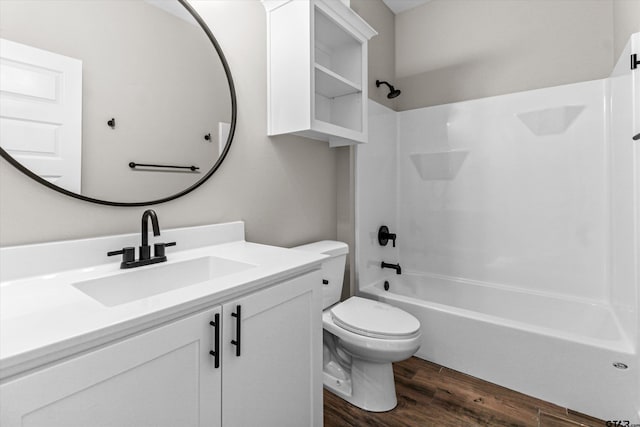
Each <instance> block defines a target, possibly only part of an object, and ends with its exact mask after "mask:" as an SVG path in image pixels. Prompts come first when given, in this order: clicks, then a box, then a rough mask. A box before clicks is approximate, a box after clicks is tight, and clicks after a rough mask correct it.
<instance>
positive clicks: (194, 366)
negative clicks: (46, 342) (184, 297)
mask: <svg viewBox="0 0 640 427" xmlns="http://www.w3.org/2000/svg"><path fill="white" fill-rule="evenodd" d="M320 281H321V278H320V275H319V273H318V272H317V271H315V272H311V273H307V274H304V275H302V276H299V277H297V278H293V279H290V280H287V281H284V282H282V283H279V284H276V285H273V286H271V287H267V288H263V289H261V290H257V291H255V292H253V293H249V294H247V295H245V296H241V297H237V298H234V299H232V300H230V301H229V302H227V303H224V304H222V305H217V306H214V307H212V308H210V309H207V310H205V311H201V312H199V313H197V314H193V315H190V316H187V317H184V318H181V319H179V320H174V321H171V322H169V323H166V324H164V325H162V326H159V327H157V328H154V329H152V330H149V331H146V332H143V333H140V334H138V335H134V336H131V337H128V338H125V339H123V340H120V341H117V342H115V343H112V344H107V345H105V346H103V347H102V348H99V349H97V350H93V351H89V352H86V353H84V354H80V355H77V356H75V357H72V358H70V359H68V360H65V361H63V362H58V363H55V364H52V365H49V366H46V367H43V368H40V369H37V370H34V371H33V372H31V373H27V374H24V375H21V376H18V377H17V378H15V379H12V380H9V381H7V382H5V383H3V384H2V385H1V386H0V424H1V425H2V426H5V427H14V426H43V427H56V426H64V427H72V426H78V427H86V426H92V427H96V426H119V427H127V426H131V427H144V426H154V427H155V426H167V427H176V426H180V427H187V426H201V427H204V426H207V427H214V426H221V425H222V426H228V427H235V426H274V427H276V426H278V427H280V426H321V425H322V378H321V373H322V366H321V363H322V362H321V358H322V323H321V317H320V316H321V306H320V305H321V296H320V292H321V289H320V285H319V283H320ZM238 307H240V309H241V311H240V314H241V315H240V319H239V321H238V320H237V319H238V318H237V317H234V316H232V314H233V313H237V312H238ZM216 315H218V319H219V326H220V329H219V330H218V331H219V356H220V358H219V366H218V367H217V368H216V366H215V357H214V356H213V355H211V354H210V351H213V350H214V349H215V338H216V333H215V332H216V328H215V327H214V325H211V323H210V322H214V320H215V319H216ZM232 340H233V341H234V342H235V343H236V345H234V344H232V343H231V341H232ZM238 342H239V344H240V353H239V354H237V353H236V351H237V349H238V345H237V343H238Z"/></svg>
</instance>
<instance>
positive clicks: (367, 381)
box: [293, 240, 420, 412]
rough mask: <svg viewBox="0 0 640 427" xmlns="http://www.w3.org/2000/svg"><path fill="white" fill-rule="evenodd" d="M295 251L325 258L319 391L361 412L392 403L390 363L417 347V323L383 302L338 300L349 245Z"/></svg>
mask: <svg viewBox="0 0 640 427" xmlns="http://www.w3.org/2000/svg"><path fill="white" fill-rule="evenodd" d="M293 249H295V250H302V251H309V252H315V253H320V254H324V255H327V256H328V258H327V259H326V260H325V261H324V262H323V264H322V278H323V312H322V324H323V329H324V330H323V383H324V387H325V388H326V389H328V390H329V391H331V392H332V393H334V394H336V395H337V396H339V397H341V398H343V399H345V400H346V401H348V402H350V403H351V404H353V405H355V406H357V407H359V408H362V409H364V410H367V411H373V412H383V411H389V410H391V409H393V408H395V406H396V405H397V403H398V401H397V399H396V387H395V383H394V378H393V367H392V365H391V364H392V362H399V361H401V360H405V359H408V358H409V357H411V356H412V355H413V354H414V353H415V352H416V351H417V350H418V348H419V347H420V322H419V321H418V319H416V318H415V317H413V316H412V315H411V314H409V313H407V312H405V311H403V310H401V309H399V308H397V307H394V306H391V305H389V304H386V303H383V302H379V301H374V300H370V299H366V298H360V297H351V298H349V299H347V300H345V301H343V302H340V295H341V293H342V282H343V277H344V267H345V262H346V258H347V253H348V252H349V247H348V246H347V245H346V244H345V243H342V242H335V241H330V240H324V241H321V242H315V243H310V244H308V245H303V246H298V247H295V248H293Z"/></svg>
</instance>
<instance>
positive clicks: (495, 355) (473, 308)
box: [360, 274, 640, 423]
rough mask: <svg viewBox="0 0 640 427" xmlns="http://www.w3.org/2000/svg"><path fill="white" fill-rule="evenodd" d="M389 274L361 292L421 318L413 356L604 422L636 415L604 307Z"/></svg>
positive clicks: (634, 379)
mask: <svg viewBox="0 0 640 427" xmlns="http://www.w3.org/2000/svg"><path fill="white" fill-rule="evenodd" d="M386 281H387V282H388V284H389V286H388V287H389V289H388V290H385V289H384V280H383V281H380V282H377V283H373V284H370V285H368V286H365V287H362V288H361V289H360V295H361V296H364V297H368V298H373V299H377V300H380V301H384V302H387V303H389V304H392V305H395V306H397V307H400V308H402V309H404V310H406V311H408V312H409V313H411V314H413V315H414V316H415V317H417V318H418V320H420V324H421V328H422V345H421V347H420V350H418V353H417V354H416V356H417V357H420V358H422V359H425V360H429V361H432V362H435V363H438V364H440V365H444V366H447V367H449V368H451V369H455V370H458V371H462V372H464V373H467V374H470V375H473V376H475V377H478V378H482V379H484V380H486V381H489V382H492V383H496V384H499V385H502V386H504V387H507V388H510V389H513V390H516V391H519V392H522V393H525V394H528V395H530V396H534V397H537V398H540V399H543V400H546V401H549V402H552V403H555V404H557V405H560V406H563V407H567V408H570V409H573V410H576V411H579V412H583V413H585V414H588V415H591V416H594V417H598V418H601V419H604V420H629V421H630V422H632V423H637V422H640V418H639V417H638V406H639V405H638V403H639V402H638V396H639V392H638V366H637V362H636V359H637V357H636V355H635V348H634V345H633V343H632V341H631V340H630V339H629V338H628V337H626V336H625V335H624V333H623V330H622V328H621V327H620V325H619V323H618V321H617V319H616V317H615V315H614V314H613V311H612V310H611V308H610V307H609V306H607V305H605V304H598V303H594V302H593V301H586V300H576V299H571V298H565V297H562V296H557V295H548V294H542V293H531V292H526V291H522V290H519V289H516V288H511V287H505V286H494V285H487V284H482V283H476V282H470V281H462V280H453V279H450V278H444V277H437V276H427V275H417V274H402V275H401V276H395V275H393V276H389V277H388V278H387V279H386ZM621 364H623V365H625V366H626V369H625V368H624V366H623V365H621ZM614 365H615V366H614ZM616 366H617V367H616Z"/></svg>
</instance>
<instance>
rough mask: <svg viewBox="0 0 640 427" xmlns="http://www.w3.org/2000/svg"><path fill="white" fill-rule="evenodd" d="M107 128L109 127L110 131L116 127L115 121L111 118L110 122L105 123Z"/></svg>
mask: <svg viewBox="0 0 640 427" xmlns="http://www.w3.org/2000/svg"><path fill="white" fill-rule="evenodd" d="M107 126H109V127H110V128H111V129H114V128H115V127H116V119H114V118H111V120H109V121H108V122H107Z"/></svg>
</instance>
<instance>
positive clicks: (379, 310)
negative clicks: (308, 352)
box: [331, 297, 420, 338]
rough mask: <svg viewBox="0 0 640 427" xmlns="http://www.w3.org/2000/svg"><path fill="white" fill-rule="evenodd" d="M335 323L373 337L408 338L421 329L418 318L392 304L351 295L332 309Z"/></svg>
mask: <svg viewBox="0 0 640 427" xmlns="http://www.w3.org/2000/svg"><path fill="white" fill-rule="evenodd" d="M331 318H332V319H333V322H334V323H335V324H337V325H338V326H340V327H342V328H344V329H346V330H348V331H351V332H353V333H356V334H359V335H365V336H368V337H374V338H408V337H410V336H412V335H415V334H416V332H418V330H419V329H420V322H419V321H418V319H416V318H415V317H413V316H412V315H410V314H409V313H407V312H406V311H403V310H401V309H399V308H397V307H394V306H392V305H389V304H386V303H383V302H379V301H374V300H370V299H365V298H360V297H351V298H349V299H348V300H346V301H344V302H342V303H340V304H337V305H336V306H335V307H333V308H331Z"/></svg>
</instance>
